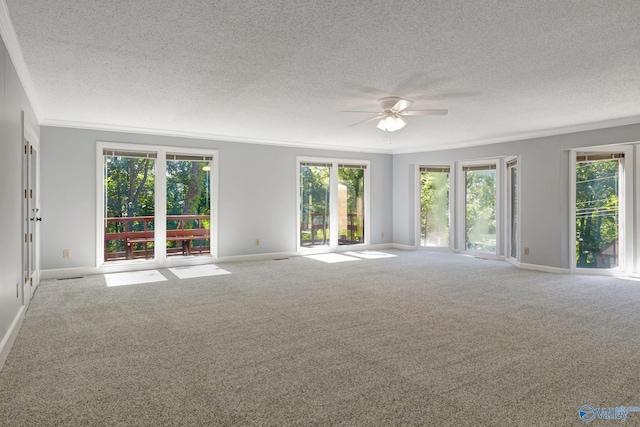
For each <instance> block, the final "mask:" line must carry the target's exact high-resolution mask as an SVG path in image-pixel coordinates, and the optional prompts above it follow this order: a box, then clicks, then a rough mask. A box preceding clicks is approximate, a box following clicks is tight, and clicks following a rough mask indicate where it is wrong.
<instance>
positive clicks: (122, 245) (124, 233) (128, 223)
mask: <svg viewBox="0 0 640 427" xmlns="http://www.w3.org/2000/svg"><path fill="white" fill-rule="evenodd" d="M103 168H104V187H103V188H104V191H103V197H104V199H103V200H104V221H103V229H104V261H105V262H109V261H119V260H130V259H137V258H154V256H155V244H154V230H155V224H156V221H155V178H156V153H153V152H135V151H117V150H105V152H104V155H103Z"/></svg>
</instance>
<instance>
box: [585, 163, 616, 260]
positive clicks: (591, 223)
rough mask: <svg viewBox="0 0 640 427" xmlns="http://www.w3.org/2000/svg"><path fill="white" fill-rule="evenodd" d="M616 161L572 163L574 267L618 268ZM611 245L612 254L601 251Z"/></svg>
mask: <svg viewBox="0 0 640 427" xmlns="http://www.w3.org/2000/svg"><path fill="white" fill-rule="evenodd" d="M619 170H620V163H619V160H618V159H611V160H597V161H584V162H576V266H577V267H582V268H611V267H616V266H617V265H618V259H617V240H618V210H619V200H618V177H619ZM611 246H613V248H612V250H611V252H612V255H608V254H603V251H605V250H606V249H608V248H610V247H611Z"/></svg>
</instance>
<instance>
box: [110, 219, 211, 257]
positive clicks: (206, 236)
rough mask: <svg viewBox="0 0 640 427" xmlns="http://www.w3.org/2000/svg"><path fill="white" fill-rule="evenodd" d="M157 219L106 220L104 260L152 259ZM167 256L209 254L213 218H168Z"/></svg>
mask: <svg viewBox="0 0 640 427" xmlns="http://www.w3.org/2000/svg"><path fill="white" fill-rule="evenodd" d="M155 220H156V219H155V217H154V216H135V217H118V218H106V219H105V221H104V259H105V261H116V260H124V259H136V258H153V254H154V251H153V247H154V241H155V231H154V230H155ZM166 221H167V235H166V241H167V243H168V244H167V255H168V256H172V255H192V254H195V253H198V254H209V253H210V252H211V243H210V232H211V230H210V228H211V226H210V224H211V222H210V221H211V216H210V215H167V217H166Z"/></svg>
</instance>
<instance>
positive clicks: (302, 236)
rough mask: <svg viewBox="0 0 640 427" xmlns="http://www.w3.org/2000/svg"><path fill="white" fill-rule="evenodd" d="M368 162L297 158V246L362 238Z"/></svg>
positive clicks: (321, 245)
mask: <svg viewBox="0 0 640 427" xmlns="http://www.w3.org/2000/svg"><path fill="white" fill-rule="evenodd" d="M367 164H368V162H362V163H361V162H349V163H346V162H340V161H337V160H332V161H327V160H326V159H304V160H299V161H298V176H299V180H298V186H299V191H298V206H299V208H298V218H299V221H298V224H299V229H298V248H299V249H312V248H319V249H322V248H325V249H335V248H336V247H337V246H348V245H359V244H363V243H365V241H366V221H367V214H366V212H367V207H368V206H367V203H368V202H367V200H368V196H367V191H368V188H367V187H368V186H367V184H366V182H367V180H368V174H367Z"/></svg>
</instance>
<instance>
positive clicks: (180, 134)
mask: <svg viewBox="0 0 640 427" xmlns="http://www.w3.org/2000/svg"><path fill="white" fill-rule="evenodd" d="M40 126H49V127H60V128H71V129H85V130H97V131H106V132H123V133H135V134H142V135H156V136H169V137H176V138H188V139H204V140H209V141H221V142H237V143H243V144H257V145H272V146H280V147H295V148H307V149H316V150H324V151H348V152H353V153H369V154H392V151H391V150H382V149H375V148H358V147H345V146H339V145H325V144H312V143H305V142H292V141H278V140H270V139H259V138H243V137H236V136H229V135H216V134H207V133H198V132H184V131H173V130H168V129H153V128H141V127H134V126H119V125H108V124H101V123H86V122H74V121H67V120H55V119H44V120H42V121H41V122H40Z"/></svg>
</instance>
